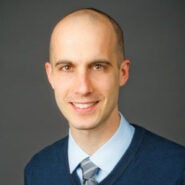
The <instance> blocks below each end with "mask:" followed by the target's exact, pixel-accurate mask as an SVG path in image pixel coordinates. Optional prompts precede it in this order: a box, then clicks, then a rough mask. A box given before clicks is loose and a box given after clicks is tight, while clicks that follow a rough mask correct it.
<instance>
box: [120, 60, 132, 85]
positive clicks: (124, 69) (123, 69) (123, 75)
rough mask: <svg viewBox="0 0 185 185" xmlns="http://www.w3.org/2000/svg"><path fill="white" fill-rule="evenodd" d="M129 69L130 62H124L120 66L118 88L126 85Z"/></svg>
mask: <svg viewBox="0 0 185 185" xmlns="http://www.w3.org/2000/svg"><path fill="white" fill-rule="evenodd" d="M129 67H130V60H128V59H126V60H124V61H123V62H122V63H121V65H120V86H123V85H125V84H126V82H127V80H128V78H129Z"/></svg>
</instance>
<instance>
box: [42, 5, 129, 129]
mask: <svg viewBox="0 0 185 185" xmlns="http://www.w3.org/2000/svg"><path fill="white" fill-rule="evenodd" d="M120 39H121V40H120ZM129 64H130V62H129V61H128V60H125V59H124V52H123V36H122V31H121V30H120V27H119V26H118V25H117V23H115V22H114V21H113V19H112V18H110V17H108V16H106V15H105V14H103V13H100V12H98V11H95V10H92V9H82V10H78V11H75V12H73V13H71V14H69V15H67V16H66V17H64V18H63V19H62V20H61V21H60V22H59V23H58V24H57V25H56V26H55V28H54V30H53V32H52V35H51V42H50V63H49V62H47V63H46V72H47V75H48V79H49V82H50V84H51V86H52V88H53V90H54V93H55V98H56V102H57V105H58V107H59V109H60V110H61V112H62V113H63V115H64V116H65V117H66V118H67V120H68V122H69V125H70V128H71V130H72V132H73V131H74V132H75V131H77V130H78V131H79V130H92V129H98V128H102V129H103V128H107V127H109V128H110V125H111V123H112V122H119V114H118V94H119V87H120V86H122V85H124V84H125V83H126V81H127V79H128V76H129V75H128V71H129Z"/></svg>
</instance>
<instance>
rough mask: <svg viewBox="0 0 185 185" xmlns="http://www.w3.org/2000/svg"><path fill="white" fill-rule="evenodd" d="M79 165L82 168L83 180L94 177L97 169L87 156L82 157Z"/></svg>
mask: <svg viewBox="0 0 185 185" xmlns="http://www.w3.org/2000/svg"><path fill="white" fill-rule="evenodd" d="M80 167H81V169H82V174H83V179H84V180H89V179H91V180H92V179H94V176H95V174H96V173H97V171H98V167H97V166H96V165H95V164H94V163H93V162H91V160H90V159H89V158H86V159H84V160H83V161H82V162H81V163H80Z"/></svg>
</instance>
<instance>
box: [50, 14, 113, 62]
mask: <svg viewBox="0 0 185 185" xmlns="http://www.w3.org/2000/svg"><path fill="white" fill-rule="evenodd" d="M50 44H51V45H50V57H51V59H52V60H55V61H56V60H57V56H59V55H60V57H61V56H63V57H65V55H70V57H72V56H73V55H76V56H77V54H78V56H81V57H82V56H84V55H86V56H89V57H90V55H99V54H101V55H103V54H105V53H106V54H107V53H111V52H113V49H114V48H115V44H116V37H115V33H114V30H113V27H112V25H111V23H110V22H109V21H107V20H106V19H105V18H103V17H100V18H97V17H92V16H91V17H89V16H82V15H80V16H76V17H75V16H72V17H67V18H65V19H64V20H62V21H61V22H59V23H58V25H57V26H56V27H55V29H54V31H53V33H52V36H51V43H50Z"/></svg>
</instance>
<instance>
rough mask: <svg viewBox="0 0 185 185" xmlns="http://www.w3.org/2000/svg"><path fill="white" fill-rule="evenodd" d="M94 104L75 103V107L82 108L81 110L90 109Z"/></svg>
mask: <svg viewBox="0 0 185 185" xmlns="http://www.w3.org/2000/svg"><path fill="white" fill-rule="evenodd" d="M93 104H94V103H86V104H85V103H83V104H81V103H73V105H75V107H77V108H80V109H87V108H89V107H90V106H92V105H93Z"/></svg>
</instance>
